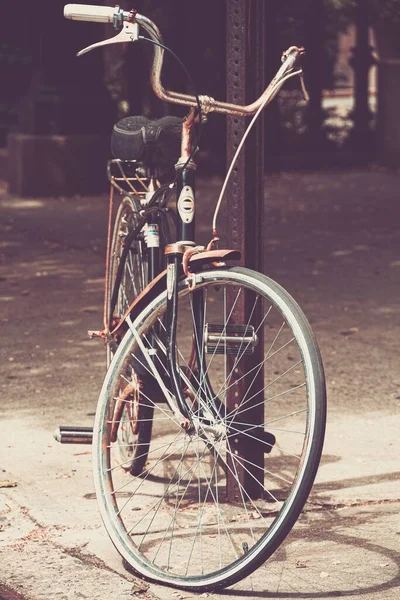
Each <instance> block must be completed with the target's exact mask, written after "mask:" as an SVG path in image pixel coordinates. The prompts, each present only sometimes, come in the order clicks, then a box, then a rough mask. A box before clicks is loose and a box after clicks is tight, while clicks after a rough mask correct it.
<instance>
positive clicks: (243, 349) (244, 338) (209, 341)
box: [205, 323, 258, 356]
mask: <svg viewBox="0 0 400 600" xmlns="http://www.w3.org/2000/svg"><path fill="white" fill-rule="evenodd" d="M257 343H258V337H257V334H256V333H255V330H254V327H253V326H252V325H234V324H231V325H229V324H228V325H218V324H215V323H206V326H205V347H206V354H227V355H233V354H240V355H241V356H242V355H243V356H245V355H248V354H253V353H254V348H255V347H256V346H257Z"/></svg>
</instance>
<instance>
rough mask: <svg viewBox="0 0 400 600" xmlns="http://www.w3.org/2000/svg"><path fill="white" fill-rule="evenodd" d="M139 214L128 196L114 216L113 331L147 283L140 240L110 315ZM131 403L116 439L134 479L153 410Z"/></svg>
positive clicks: (124, 411)
mask: <svg viewBox="0 0 400 600" xmlns="http://www.w3.org/2000/svg"><path fill="white" fill-rule="evenodd" d="M140 210H141V205H140V202H139V201H138V200H137V199H136V197H135V196H134V195H130V196H128V195H127V196H125V197H124V198H123V200H122V202H121V203H120V205H119V207H118V211H117V214H116V216H115V221H114V229H113V235H112V240H111V247H110V264H109V281H108V285H107V289H108V298H107V300H108V302H107V308H106V311H107V315H108V318H109V319H110V324H109V327H110V329H112V328H113V320H114V319H115V318H116V319H120V318H122V316H123V315H124V314H125V312H126V310H127V309H128V307H129V305H130V304H131V302H133V300H134V299H135V297H136V296H138V295H139V294H140V292H141V291H142V290H143V289H144V288H145V287H146V285H147V283H148V268H147V256H146V253H145V245H144V243H143V241H141V240H140V239H135V240H133V241H132V242H131V244H130V249H129V252H128V254H127V257H126V260H125V264H124V269H123V272H122V276H121V279H120V283H119V287H118V294H117V297H116V302H115V307H113V314H112V315H111V299H112V295H113V293H114V286H115V280H116V277H117V272H118V267H119V265H120V261H121V257H122V252H123V248H124V241H125V239H126V238H127V236H128V234H129V233H130V232H131V231H133V230H134V229H135V228H136V227H137V225H138V223H139V221H140V214H139V213H140ZM112 357H113V352H112V349H111V346H110V345H109V344H107V367H108V366H109V364H110V362H111V359H112ZM133 402H134V400H132V398H126V399H125V400H124V405H123V409H122V411H121V412H120V415H119V416H120V418H119V421H120V423H119V427H118V430H117V434H116V435H117V442H118V447H119V452H120V455H121V460H122V462H123V463H124V466H125V467H126V469H125V470H126V471H130V472H131V473H132V474H133V475H138V474H139V473H140V472H141V471H142V470H143V467H144V465H145V462H146V456H144V454H143V452H142V451H140V450H139V449H141V448H143V447H144V446H143V444H149V443H150V438H151V429H152V414H150V413H151V412H152V408H151V407H148V406H144V407H142V406H141V405H139V406H138V407H136V408H135V407H134V406H133ZM130 407H132V408H130ZM133 410H137V411H138V415H137V423H136V430H135V431H133V430H132V429H133V427H132V425H131V421H132V417H131V415H130V414H129V412H132V411H133Z"/></svg>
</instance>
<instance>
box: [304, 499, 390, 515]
mask: <svg viewBox="0 0 400 600" xmlns="http://www.w3.org/2000/svg"><path fill="white" fill-rule="evenodd" d="M397 503H400V498H384V499H382V500H361V501H359V502H335V503H333V502H332V503H331V502H308V507H306V511H305V512H314V511H324V510H344V509H346V508H364V507H365V506H380V505H384V504H397Z"/></svg>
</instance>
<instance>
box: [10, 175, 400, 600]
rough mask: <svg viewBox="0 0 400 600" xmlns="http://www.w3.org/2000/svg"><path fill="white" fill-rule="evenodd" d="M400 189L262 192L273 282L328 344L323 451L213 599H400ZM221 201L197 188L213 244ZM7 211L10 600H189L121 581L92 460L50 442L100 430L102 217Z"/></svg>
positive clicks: (363, 182)
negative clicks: (280, 527)
mask: <svg viewBox="0 0 400 600" xmlns="http://www.w3.org/2000/svg"><path fill="white" fill-rule="evenodd" d="M399 182H400V179H399V177H398V176H397V175H395V174H392V173H388V172H385V171H380V170H376V169H373V170H372V169H371V170H359V171H348V172H343V171H330V172H323V173H297V174H295V173H291V174H282V175H274V176H272V177H271V178H270V179H269V182H268V186H267V198H266V215H267V216H266V238H265V247H266V268H265V271H266V272H267V273H268V274H269V275H270V276H271V277H273V278H274V279H276V280H277V281H279V282H280V283H281V284H282V285H283V286H284V287H286V288H287V289H288V290H289V292H290V293H292V294H293V296H294V297H295V298H296V299H297V300H298V302H299V303H300V305H301V306H302V307H303V308H304V310H305V312H306V314H307V316H308V317H309V319H310V320H311V322H312V324H313V328H314V330H315V333H316V335H317V338H318V340H319V343H320V346H321V351H322V355H323V359H324V364H325V369H326V375H327V383H328V399H329V408H330V410H329V418H328V428H327V437H326V444H325V448H324V455H323V460H322V463H321V467H320V470H319V474H318V477H317V481H316V484H315V486H314V488H313V491H312V494H311V496H310V500H309V502H308V504H307V507H306V510H305V511H304V513H303V515H302V517H301V518H300V519H299V521H298V523H297V524H296V526H295V528H294V530H293V532H292V533H291V535H290V536H289V537H288V539H287V541H286V542H285V543H284V544H283V546H282V547H281V548H280V549H279V550H278V551H277V552H276V553H275V555H274V556H273V557H272V558H271V560H270V561H268V563H267V564H266V565H264V566H263V567H262V568H260V569H258V571H256V572H255V573H254V574H253V575H252V576H251V577H249V578H248V579H247V580H245V581H243V582H241V583H240V584H237V585H236V586H234V588H233V589H230V590H226V591H225V592H224V593H220V594H208V596H209V597H213V598H222V597H228V598H232V600H233V599H236V598H238V599H239V598H244V597H248V598H258V597H265V598H274V599H275V598H276V599H278V598H289V599H291V598H292V599H293V600H294V599H297V598H313V599H317V600H318V599H329V598H336V597H341V598H346V599H350V598H354V597H360V598H365V599H366V600H372V599H375V598H379V599H383V600H395V599H396V600H397V599H398V598H400V592H399V587H398V586H399V584H400V579H399V564H400V561H399V555H400V552H399V541H400V519H399V516H398V514H399V504H400V489H399V479H400V473H399V471H400V469H399V456H400V452H399V450H400V448H399V446H400V444H399V434H398V432H399V430H400V410H399V409H400V375H399V356H400V352H399V341H398V340H399V333H400V331H399V330H400V306H399V300H398V298H399V291H400V233H399V228H398V223H399V220H400V219H399V217H400V208H399V207H400V205H399V203H398V189H399ZM218 184H219V182H218V180H213V181H211V182H209V183H207V184H205V183H203V184H201V183H200V185H199V197H200V199H201V200H202V201H203V206H204V210H203V209H202V211H201V218H202V221H201V223H200V234H201V237H202V238H204V239H206V237H207V235H209V234H208V231H207V233H206V224H208V223H209V221H210V212H211V207H212V204H213V200H214V199H215V195H216V192H217V190H218ZM0 205H1V214H2V223H1V231H2V242H1V265H2V273H1V279H0V281H1V293H0V306H1V310H2V313H1V323H2V339H3V344H2V345H1V348H0V360H1V365H2V375H3V377H2V381H1V385H2V403H1V411H2V420H1V424H0V435H1V438H2V443H1V447H0V469H1V471H0V480H1V481H3V482H4V481H8V482H9V484H8V485H12V486H13V487H2V488H0V548H1V554H0V598H18V594H16V593H17V592H18V593H19V594H20V595H21V597H24V598H29V599H31V600H39V599H42V600H51V599H53V598H57V599H61V600H70V599H71V600H72V599H75V598H85V597H87V598H102V599H104V598H125V597H126V598H128V597H131V596H132V594H134V595H135V597H142V598H154V597H155V598H162V599H164V598H165V599H171V600H172V599H176V598H190V597H195V596H196V595H195V594H190V593H187V592H180V591H177V590H173V589H169V588H163V587H160V586H156V585H153V584H150V585H148V584H147V583H144V582H142V581H140V580H136V579H135V578H134V577H133V576H132V575H130V574H129V573H127V572H126V571H125V570H124V569H123V567H122V565H121V561H120V558H119V556H118V554H117V553H116V551H115V550H114V549H113V547H112V544H111V542H110V541H109V539H108V537H107V534H106V533H105V530H104V529H103V527H102V525H101V522H100V515H99V513H98V510H97V504H96V500H95V497H94V490H93V484H92V475H91V455H90V448H89V447H87V446H61V445H59V444H57V443H56V442H54V441H53V438H52V432H53V430H54V428H55V426H56V425H58V424H71V423H75V424H81V425H91V423H92V420H93V415H94V411H95V406H96V401H97V396H98V392H99V389H100V386H101V382H102V377H103V375H104V368H105V351H104V347H103V345H102V343H101V342H99V341H90V340H88V339H87V338H86V334H85V332H86V330H87V329H98V328H100V327H101V319H102V284H103V268H104V267H103V256H104V239H105V229H106V217H107V199H106V198H70V199H46V200H42V199H18V198H12V197H9V196H8V195H7V193H6V190H5V189H3V190H2V192H0ZM203 217H204V222H203ZM202 241H203V240H202ZM3 485H4V484H3ZM13 594H14V595H13ZM203 596H204V594H203Z"/></svg>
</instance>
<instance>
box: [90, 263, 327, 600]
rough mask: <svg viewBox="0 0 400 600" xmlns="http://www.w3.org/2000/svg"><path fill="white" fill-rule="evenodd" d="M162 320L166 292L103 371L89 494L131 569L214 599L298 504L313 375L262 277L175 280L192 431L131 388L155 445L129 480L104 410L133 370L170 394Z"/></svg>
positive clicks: (312, 346)
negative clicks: (149, 418) (147, 408)
mask: <svg viewBox="0 0 400 600" xmlns="http://www.w3.org/2000/svg"><path fill="white" fill-rule="evenodd" d="M165 310H166V292H164V293H162V294H161V295H160V296H158V297H157V298H156V299H155V300H154V301H152V302H151V303H150V304H149V305H148V306H147V307H146V308H145V309H144V310H143V311H142V312H141V313H140V314H139V315H138V316H137V318H136V319H135V320H134V322H133V323H130V330H129V331H128V333H127V334H126V335H125V337H124V339H123V340H122V343H121V345H120V347H119V348H118V351H117V353H116V355H115V358H114V360H113V362H112V364H111V366H110V369H109V370H108V373H107V376H106V379H105V381H104V385H103V388H102V391H101V395H100V399H99V404H98V409H97V414H96V420H95V427H94V438H93V444H94V448H93V451H94V476H95V487H96V494H97V498H98V502H99V506H100V511H101V514H102V518H103V521H104V523H105V526H106V528H107V531H108V533H109V535H110V537H111V539H112V541H113V543H114V545H115V546H116V548H117V550H118V551H119V552H120V554H121V555H122V557H123V558H124V559H125V560H126V561H127V563H128V564H130V565H131V567H132V568H133V569H134V570H135V571H136V572H138V573H139V574H140V575H142V576H145V577H147V578H149V579H152V580H154V581H157V582H160V583H164V584H168V585H173V586H176V587H180V588H183V589H190V590H193V591H194V590H197V591H199V590H202V591H205V590H215V589H217V588H220V587H225V586H228V585H231V584H233V583H235V582H236V581H238V580H240V579H242V578H243V577H245V576H247V575H249V574H250V573H251V572H252V571H253V570H254V569H256V568H257V567H258V566H259V565H260V564H261V563H262V562H264V561H265V560H266V559H267V558H268V557H269V556H270V555H271V554H272V553H273V552H274V551H275V550H276V548H277V547H278V546H279V544H280V543H281V542H282V541H283V540H284V538H285V537H286V535H287V534H288V533H289V531H290V529H291V528H292V526H293V525H294V523H295V522H296V519H297V518H298V516H299V514H300V511H301V510H302V508H303V506H304V503H305V501H306V499H307V497H308V494H309V492H310V489H311V486H312V483H313V480H314V477H315V474H316V471H317V468H318V464H319V460H320V455H321V451H322V445H323V438H324V430H325V415H326V400H325V382H324V374H323V368H322V363H321V358H320V353H319V351H318V348H317V345H316V342H315V340H314V337H313V335H312V332H311V328H310V326H309V324H308V322H307V320H306V318H305V316H304V315H303V313H302V312H301V310H300V308H299V307H298V305H297V304H296V303H295V302H294V300H293V299H292V298H291V297H290V296H289V294H288V293H287V292H285V290H283V289H282V288H281V287H280V286H279V285H278V284H276V283H275V282H273V281H272V280H271V279H269V278H267V277H265V276H263V275H260V274H258V273H255V272H253V271H250V270H248V269H243V268H240V267H232V268H227V269H219V270H210V271H204V272H203V273H201V275H199V276H198V277H197V282H196V286H195V288H194V289H192V288H190V287H189V286H188V285H187V281H185V280H184V279H183V280H182V281H181V282H180V285H179V312H178V331H177V345H176V346H177V347H176V351H177V357H178V362H179V371H180V376H181V381H182V387H183V389H184V392H185V396H186V402H187V406H188V410H189V412H190V414H191V420H192V428H191V429H190V430H189V431H187V430H185V429H184V428H182V426H181V422H180V419H179V418H178V417H177V414H176V411H173V410H171V408H170V407H169V405H166V404H156V403H155V402H154V398H155V397H157V396H156V395H155V396H154V397H153V396H152V395H151V394H150V395H147V394H145V392H144V391H143V390H140V393H141V394H142V395H143V396H145V398H144V400H145V402H146V403H148V404H150V405H152V406H153V407H154V416H153V434H152V439H151V443H150V448H148V447H147V446H146V448H145V452H146V456H147V463H146V465H145V466H144V468H143V471H142V472H141V473H140V474H138V476H137V477H133V476H131V475H127V473H126V472H125V471H124V469H123V466H124V465H123V464H121V462H122V461H121V456H120V453H119V452H118V448H117V447H116V446H117V444H115V443H114V442H113V440H112V434H111V432H112V430H113V429H115V423H113V419H114V418H115V417H114V415H115V403H116V402H117V401H118V398H120V397H121V388H122V389H123V388H125V387H126V386H128V385H130V384H131V382H132V380H133V379H134V378H135V368H137V364H138V363H141V366H142V368H143V367H146V368H147V369H148V370H149V373H150V372H151V373H153V374H154V373H157V377H156V379H158V380H159V384H160V385H161V387H163V389H164V391H165V393H166V394H167V395H168V394H171V392H170V391H169V385H168V373H167V370H166V366H165V365H166V361H165V353H166V350H165V343H164V329H163V328H164V325H163V323H164V320H163V314H164V313H165ZM199 311H200V313H201V317H200V318H199ZM194 346H195V348H194ZM196 346H197V348H196ZM194 350H195V351H194ZM146 356H147V358H146ZM196 356H197V359H196V358H194V357H196ZM150 361H151V363H150ZM172 402H173V400H172Z"/></svg>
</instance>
